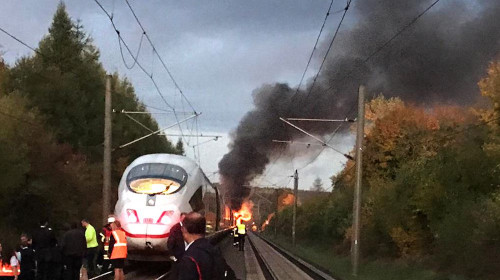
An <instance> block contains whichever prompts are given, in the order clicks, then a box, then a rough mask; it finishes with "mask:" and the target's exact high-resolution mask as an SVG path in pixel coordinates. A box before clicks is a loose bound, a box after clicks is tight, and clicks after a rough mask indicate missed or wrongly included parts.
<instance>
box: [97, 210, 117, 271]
mask: <svg viewBox="0 0 500 280" xmlns="http://www.w3.org/2000/svg"><path fill="white" fill-rule="evenodd" d="M114 221H115V217H114V216H112V215H110V216H108V223H107V224H105V225H104V226H103V227H102V230H101V232H100V233H99V236H100V237H101V243H102V270H101V273H104V272H108V271H109V270H110V268H111V263H110V261H109V254H108V251H109V238H110V237H111V232H112V229H111V223H113V222H114Z"/></svg>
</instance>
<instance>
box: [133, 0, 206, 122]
mask: <svg viewBox="0 0 500 280" xmlns="http://www.w3.org/2000/svg"><path fill="white" fill-rule="evenodd" d="M125 2H126V3H127V6H128V7H129V9H130V11H131V12H132V15H133V16H134V18H135V20H136V22H137V24H138V25H139V27H140V28H141V29H142V32H143V34H144V35H145V36H146V39H147V40H148V42H149V44H150V45H151V47H152V48H153V52H154V53H155V54H156V56H157V57H158V60H159V61H160V63H161V65H162V66H163V68H164V69H165V71H167V73H168V76H169V77H170V79H171V80H172V83H173V84H174V86H175V87H176V88H177V90H178V91H179V92H180V94H181V95H182V97H184V99H185V100H186V102H187V103H188V105H189V107H191V109H192V110H193V112H194V113H196V110H195V109H194V107H193V105H192V104H191V102H190V101H189V99H188V98H187V97H186V95H185V94H184V92H183V91H182V89H181V87H180V86H179V84H178V83H177V81H176V80H175V78H174V76H173V75H172V72H171V71H170V69H169V68H168V66H167V64H166V63H165V60H164V59H163V57H162V56H161V55H160V54H159V53H158V49H157V48H156V46H155V45H154V43H153V41H152V40H151V38H150V37H149V35H148V33H147V32H146V29H145V28H144V26H143V25H142V23H141V21H140V20H139V17H138V16H137V14H136V13H135V11H134V8H133V7H132V5H130V3H129V1H128V0H125Z"/></svg>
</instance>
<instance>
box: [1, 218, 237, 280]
mask: <svg viewBox="0 0 500 280" xmlns="http://www.w3.org/2000/svg"><path fill="white" fill-rule="evenodd" d="M80 225H81V226H80ZM80 225H79V223H73V224H71V225H70V226H69V227H70V228H69V229H68V230H67V231H66V232H65V233H64V235H63V236H62V238H61V239H60V240H59V242H58V240H57V239H56V237H55V234H54V232H53V231H52V229H51V228H50V227H49V226H48V223H47V222H44V223H41V224H40V227H39V228H38V229H37V230H36V231H34V233H33V236H32V238H30V237H29V236H28V235H27V234H22V235H21V245H20V246H19V247H18V248H17V249H14V248H8V247H7V246H5V245H4V244H0V279H15V280H18V279H19V280H35V279H36V280H62V279H64V280H79V279H80V276H81V275H80V274H81V271H86V273H87V274H88V278H89V279H90V278H91V277H93V276H96V275H97V274H98V269H97V259H98V255H99V249H98V248H99V243H98V242H97V234H96V230H95V228H94V227H93V226H92V225H91V224H90V223H89V221H88V220H87V219H83V220H82V221H81V222H80ZM237 228H238V232H241V231H240V228H242V227H241V226H239V227H237ZM205 230H206V219H205V217H203V215H201V214H200V213H197V212H191V213H188V214H186V213H182V214H181V218H180V222H179V223H178V224H176V225H174V226H173V227H172V228H171V230H170V235H169V239H168V243H167V249H168V250H169V252H170V254H171V259H172V260H173V267H172V272H171V273H170V279H175V280H199V279H204V280H220V279H237V278H236V276H235V273H234V271H233V270H232V269H231V267H229V266H228V265H227V263H226V261H225V260H224V258H223V256H222V254H221V252H220V250H219V249H218V248H216V247H215V246H213V245H212V244H211V243H210V241H209V240H208V239H206V238H205ZM244 234H245V233H244V232H243V235H240V236H243V239H244ZM100 236H101V242H102V244H103V247H102V249H103V251H104V252H103V254H101V255H102V262H101V264H102V266H101V269H100V272H101V273H102V272H106V271H108V270H109V269H111V268H112V269H113V270H114V279H115V280H124V279H125V276H124V273H123V267H124V265H125V259H126V258H127V239H126V235H125V232H124V231H123V230H122V229H121V224H120V222H119V221H118V220H115V218H114V217H112V216H110V217H109V218H108V223H107V224H106V225H105V226H104V227H103V230H102V232H101V233H100ZM240 240H241V239H240ZM240 243H241V244H244V240H243V241H240ZM2 245H4V247H2ZM82 267H83V268H84V270H82Z"/></svg>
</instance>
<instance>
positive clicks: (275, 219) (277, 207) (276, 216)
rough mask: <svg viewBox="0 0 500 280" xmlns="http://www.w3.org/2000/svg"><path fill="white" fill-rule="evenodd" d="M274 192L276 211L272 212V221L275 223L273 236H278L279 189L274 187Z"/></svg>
mask: <svg viewBox="0 0 500 280" xmlns="http://www.w3.org/2000/svg"><path fill="white" fill-rule="evenodd" d="M275 193H276V212H274V223H275V226H274V238H276V237H278V211H279V208H280V193H279V189H277V188H276V189H275Z"/></svg>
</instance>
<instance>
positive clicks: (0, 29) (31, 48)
mask: <svg viewBox="0 0 500 280" xmlns="http://www.w3.org/2000/svg"><path fill="white" fill-rule="evenodd" d="M0 31H2V32H3V33H5V34H6V35H7V36H9V37H11V38H12V39H14V40H16V41H17V42H19V43H20V44H22V45H23V46H25V47H27V48H28V49H30V50H32V51H34V52H36V53H37V54H40V55H42V54H41V53H40V52H39V51H38V50H37V49H35V48H33V47H31V46H30V45H28V44H26V43H25V42H23V41H22V40H21V39H19V38H17V37H16V36H14V35H12V34H11V33H9V32H7V30H5V29H3V28H1V27H0Z"/></svg>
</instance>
